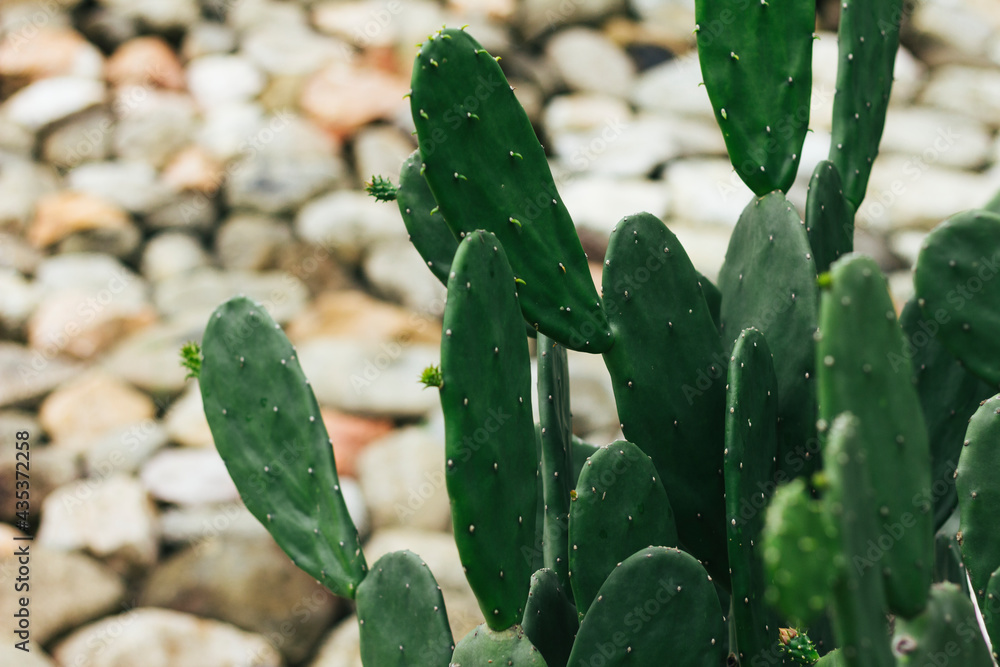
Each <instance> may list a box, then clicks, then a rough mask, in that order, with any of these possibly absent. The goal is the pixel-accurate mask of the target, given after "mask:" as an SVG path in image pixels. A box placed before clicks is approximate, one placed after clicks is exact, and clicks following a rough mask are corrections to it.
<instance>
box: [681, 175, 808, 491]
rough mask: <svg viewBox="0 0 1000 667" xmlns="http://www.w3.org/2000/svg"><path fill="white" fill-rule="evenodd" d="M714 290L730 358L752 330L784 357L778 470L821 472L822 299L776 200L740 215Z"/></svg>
mask: <svg viewBox="0 0 1000 667" xmlns="http://www.w3.org/2000/svg"><path fill="white" fill-rule="evenodd" d="M719 289H720V290H722V313H721V317H722V322H721V327H720V329H721V331H722V339H723V341H724V343H723V344H724V346H725V349H726V350H727V351H730V350H732V349H733V345H734V344H735V343H736V339H737V338H738V337H739V335H740V332H742V331H743V330H744V329H748V328H751V327H753V328H755V329H758V330H759V331H760V332H761V333H763V334H764V337H765V338H767V341H768V344H769V345H770V346H771V348H772V349H774V350H781V353H780V354H778V355H777V356H775V358H774V371H775V373H777V376H778V400H779V403H778V416H779V417H780V418H781V423H780V425H779V427H778V470H781V471H782V472H784V473H786V474H790V475H798V474H803V475H808V474H810V473H811V472H813V471H814V470H816V469H817V468H818V467H819V456H818V453H819V443H818V442H817V441H816V398H815V392H816V390H815V372H814V366H815V363H816V359H815V351H814V350H815V344H814V342H813V335H814V334H815V332H816V319H817V309H818V302H819V295H818V289H817V287H816V265H815V263H814V262H813V257H812V249H811V248H810V247H809V237H808V235H807V234H806V230H805V226H804V224H803V223H802V220H801V219H800V218H799V215H798V213H796V211H795V209H794V208H793V207H792V205H791V203H790V202H789V201H788V200H787V199H785V196H784V195H783V194H781V193H780V192H774V193H771V194H769V195H767V196H766V197H762V198H760V199H754V200H753V201H751V202H750V203H749V204H748V205H747V207H746V208H745V209H744V210H743V213H742V215H740V220H739V222H738V223H736V228H735V229H734V230H733V235H732V237H731V238H730V240H729V249H728V250H727V251H726V261H725V263H724V264H723V265H722V269H721V270H720V271H719ZM668 492H669V489H668Z"/></svg>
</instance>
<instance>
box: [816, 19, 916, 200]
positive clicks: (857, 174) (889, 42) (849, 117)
mask: <svg viewBox="0 0 1000 667" xmlns="http://www.w3.org/2000/svg"><path fill="white" fill-rule="evenodd" d="M840 7H841V9H840V31H839V34H838V38H837V44H838V47H839V53H840V62H839V64H838V65H837V90H836V93H835V94H834V97H833V137H832V140H831V144H830V161H831V162H833V163H834V164H835V165H837V170H838V171H839V172H840V177H841V178H842V179H843V180H844V195H845V197H846V198H847V201H849V202H850V203H851V205H852V206H853V207H854V210H855V211H857V210H858V208H859V207H860V206H861V200H863V199H864V198H865V190H866V188H867V187H868V176H869V175H870V174H871V170H872V163H873V162H874V161H875V156H876V155H878V145H879V141H881V139H882V128H883V127H885V112H886V110H887V109H888V108H889V92H890V90H891V89H892V71H893V68H894V66H895V63H896V51H897V50H898V48H899V21H900V19H901V18H902V16H903V0H842V2H841V5H840Z"/></svg>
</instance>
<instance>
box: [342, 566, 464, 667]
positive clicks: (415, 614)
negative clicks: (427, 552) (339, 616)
mask: <svg viewBox="0 0 1000 667" xmlns="http://www.w3.org/2000/svg"><path fill="white" fill-rule="evenodd" d="M356 599H357V604H358V623H359V625H360V629H361V660H362V662H364V664H366V665H380V666H381V665H384V666H385V667H408V666H414V665H419V667H447V665H448V662H449V660H450V659H451V653H452V651H454V650H455V642H454V640H453V639H452V636H451V627H450V626H449V625H448V613H447V612H446V611H445V607H444V598H443V597H442V596H441V587H440V586H438V584H437V581H436V580H435V579H434V575H433V574H431V571H430V568H428V567H427V564H426V563H424V562H423V560H421V558H420V556H417V555H416V554H415V553H413V552H412V551H394V552H392V553H388V554H386V555H384V556H382V557H381V558H379V559H378V560H377V561H376V562H375V564H374V565H372V568H371V571H370V572H369V573H368V576H366V577H365V580H364V581H362V582H361V584H360V585H359V586H358V594H357V598H356Z"/></svg>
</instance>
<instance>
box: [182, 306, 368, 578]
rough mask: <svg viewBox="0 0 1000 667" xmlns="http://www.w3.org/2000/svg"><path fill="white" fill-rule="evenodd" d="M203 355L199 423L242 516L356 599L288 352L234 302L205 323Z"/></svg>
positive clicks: (340, 527)
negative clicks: (247, 513) (232, 485)
mask: <svg viewBox="0 0 1000 667" xmlns="http://www.w3.org/2000/svg"><path fill="white" fill-rule="evenodd" d="M202 352H203V354H204V362H203V363H202V368H201V379H200V383H201V397H202V400H203V402H204V406H205V416H206V417H207V418H208V425H209V427H210V428H211V430H212V438H213V439H214V440H215V446H216V448H217V449H218V450H219V454H220V455H221V456H222V459H223V460H224V461H225V463H226V468H227V469H228V470H229V475H230V476H231V477H232V478H233V481H234V482H235V483H236V488H237V489H239V492H240V497H241V498H242V499H243V502H244V503H245V504H246V506H247V509H249V510H250V513H251V514H253V515H254V516H255V517H256V518H257V520H258V521H260V522H261V523H262V524H263V525H264V527H265V528H267V530H268V532H270V533H271V536H272V537H273V538H274V541H275V542H277V543H278V545H279V546H280V547H281V548H282V549H283V550H284V551H285V553H286V554H288V556H289V558H291V559H292V562H293V563H295V565H297V566H298V567H299V568H300V569H302V570H304V571H305V572H307V573H308V574H309V575H310V576H312V577H314V578H315V579H316V580H317V581H319V582H320V583H321V584H323V585H324V586H326V587H327V588H329V589H330V590H331V591H332V592H333V593H335V594H337V595H340V596H343V597H347V598H353V597H354V595H355V592H356V590H357V586H358V584H359V583H361V580H362V579H363V578H364V576H365V571H366V564H365V557H364V555H363V554H362V553H361V542H360V540H359V538H358V531H357V529H356V528H355V527H354V522H353V521H352V520H351V516H350V514H349V513H348V511H347V505H346V504H345V503H344V498H343V496H342V495H341V493H340V481H339V479H338V478H337V467H336V464H335V463H334V459H333V447H332V446H331V444H332V443H331V440H330V437H329V435H327V432H326V427H325V426H323V420H322V418H321V417H320V411H319V405H318V404H317V402H316V397H315V396H314V395H313V392H312V389H311V388H310V387H309V381H308V380H307V379H306V377H305V375H304V374H303V373H302V367H301V366H299V359H298V355H297V354H296V353H295V348H294V347H292V344H291V343H290V342H288V338H286V337H285V334H284V333H283V332H282V331H281V329H280V327H279V326H278V325H277V324H276V323H275V322H274V320H272V319H271V316H270V315H268V314H267V312H266V311H265V310H264V308H263V307H261V306H260V305H259V304H255V303H253V302H252V301H250V300H249V299H247V298H244V297H236V298H233V299H230V300H229V301H227V302H226V303H224V304H222V305H221V306H219V307H218V308H217V309H216V310H215V312H214V313H213V314H212V317H211V318H210V319H209V322H208V326H207V327H206V328H205V336H204V338H203V339H202ZM345 382H346V378H345Z"/></svg>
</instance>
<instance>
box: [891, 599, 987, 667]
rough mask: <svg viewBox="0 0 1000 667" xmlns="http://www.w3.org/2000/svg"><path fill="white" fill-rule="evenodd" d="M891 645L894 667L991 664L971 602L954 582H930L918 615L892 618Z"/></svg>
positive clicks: (965, 666)
mask: <svg viewBox="0 0 1000 667" xmlns="http://www.w3.org/2000/svg"><path fill="white" fill-rule="evenodd" d="M892 648H893V652H894V653H895V654H896V665H898V667H908V666H909V667H927V666H928V665H946V664H947V665H961V666H962V667H992V666H993V660H991V659H990V650H989V648H988V647H987V646H986V642H985V641H983V635H982V632H980V630H979V621H978V620H977V619H976V610H975V608H974V607H973V606H972V601H971V600H970V599H969V598H968V596H966V595H965V594H963V593H962V590H961V589H960V588H959V587H958V586H955V585H954V584H934V587H933V588H932V589H931V595H930V599H929V600H928V601H927V609H926V610H924V612H923V613H922V614H920V615H919V616H917V617H916V618H914V619H911V620H905V619H899V620H897V621H896V630H895V633H894V634H893V637H892ZM942 661H943V662H942Z"/></svg>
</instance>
